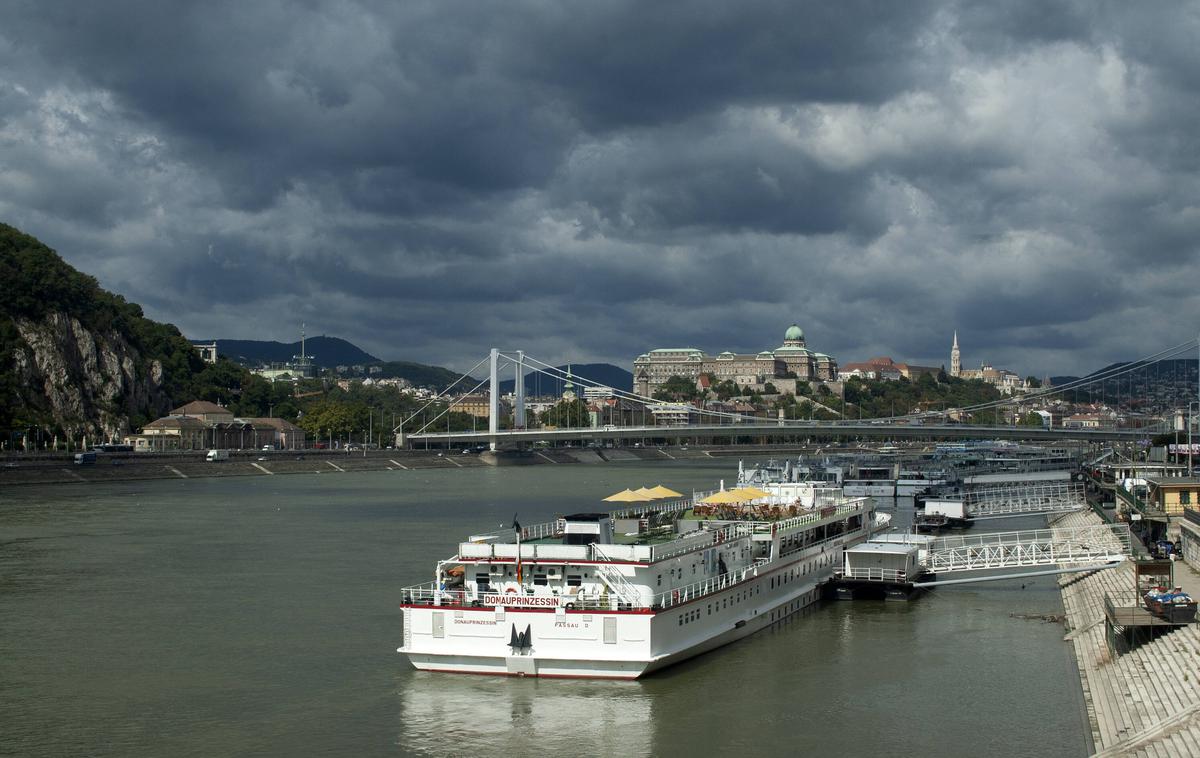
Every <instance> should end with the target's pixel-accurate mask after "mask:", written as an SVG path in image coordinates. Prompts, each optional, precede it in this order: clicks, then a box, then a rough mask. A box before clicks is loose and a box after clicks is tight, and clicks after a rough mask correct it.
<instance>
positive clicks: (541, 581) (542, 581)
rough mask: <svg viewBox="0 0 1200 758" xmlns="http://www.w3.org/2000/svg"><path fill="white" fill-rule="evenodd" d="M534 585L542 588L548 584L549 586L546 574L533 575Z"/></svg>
mask: <svg viewBox="0 0 1200 758" xmlns="http://www.w3.org/2000/svg"><path fill="white" fill-rule="evenodd" d="M533 583H534V584H536V585H540V586H542V587H545V586H546V585H547V584H549V582H547V581H546V575H545V574H534V575H533Z"/></svg>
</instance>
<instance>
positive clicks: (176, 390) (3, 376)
mask: <svg viewBox="0 0 1200 758" xmlns="http://www.w3.org/2000/svg"><path fill="white" fill-rule="evenodd" d="M0 281H3V282H5V285H4V287H0V434H2V435H4V436H5V438H6V439H8V440H11V441H12V443H13V444H18V442H17V440H18V438H20V437H22V436H23V435H26V434H29V433H30V430H32V429H34V428H36V429H41V430H42V431H43V438H49V437H50V436H51V435H71V436H78V435H81V434H87V435H88V436H89V437H91V438H93V439H95V438H96V437H98V436H103V437H105V438H112V437H118V436H120V435H123V434H125V433H127V432H129V431H130V430H131V428H132V427H135V426H140V425H141V424H143V423H145V422H146V421H149V420H151V419H154V418H157V417H158V416H160V415H162V414H163V413H165V412H166V411H168V410H169V409H170V408H171V407H173V404H174V403H176V402H177V401H178V400H179V399H180V398H181V397H184V396H186V394H187V392H188V391H189V390H190V386H191V382H192V379H193V377H194V375H195V374H196V372H197V371H199V370H200V369H201V368H202V367H203V364H202V363H201V362H200V360H199V356H198V355H197V354H196V352H195V350H193V349H192V347H191V345H190V344H189V343H188V341H187V340H185V339H184V338H183V336H182V335H181V334H180V333H179V330H178V329H176V328H175V327H173V326H171V325H170V324H160V323H157V322H155V321H151V320H150V319H147V318H145V317H143V315H142V310H141V308H140V307H138V306H137V305H136V304H133V303H128V302H126V301H125V300H124V299H123V298H121V297H120V296H118V295H114V294H112V293H110V292H106V291H105V290H103V289H101V288H100V286H99V285H98V284H97V282H96V280H95V279H93V278H92V277H90V276H87V275H85V274H82V273H80V272H78V271H76V270H75V269H73V268H71V267H70V266H68V265H67V264H66V262H64V261H63V260H62V259H61V258H59V257H58V255H57V254H56V253H55V252H54V251H53V250H51V249H50V248H48V247H46V246H45V245H43V244H41V243H40V242H38V241H37V240H36V239H34V238H33V237H30V236H28V235H25V234H22V233H21V232H19V231H17V230H16V229H14V228H12V227H11V226H6V225H4V224H0Z"/></svg>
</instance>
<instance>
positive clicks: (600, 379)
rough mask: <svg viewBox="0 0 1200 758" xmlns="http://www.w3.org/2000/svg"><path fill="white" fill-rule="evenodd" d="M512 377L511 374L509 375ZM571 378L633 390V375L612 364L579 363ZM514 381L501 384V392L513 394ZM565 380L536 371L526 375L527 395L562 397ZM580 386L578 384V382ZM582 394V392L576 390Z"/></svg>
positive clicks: (563, 370)
mask: <svg viewBox="0 0 1200 758" xmlns="http://www.w3.org/2000/svg"><path fill="white" fill-rule="evenodd" d="M558 369H559V370H560V371H562V372H564V373H565V372H566V370H567V367H566V366H565V365H564V366H559V367H558ZM509 375H510V376H511V373H510V374H509ZM571 376H573V377H579V378H581V379H588V380H591V381H592V382H596V383H598V384H603V385H605V386H606V387H612V388H613V389H618V390H624V391H626V392H629V391H630V390H631V389H633V374H632V373H630V372H629V371H626V370H625V369H623V368H621V367H620V366H614V365H612V364H611V363H577V364H572V365H571ZM515 383H516V382H515V381H514V380H513V379H505V380H503V381H501V382H500V391H501V392H512V391H513V386H514V385H515ZM564 383H565V380H562V379H556V378H554V377H550V376H546V375H545V374H540V373H538V372H535V371H531V372H529V373H527V374H525V394H526V395H529V396H534V395H561V394H562V391H563V384H564ZM576 384H578V382H576ZM576 391H577V392H579V393H580V394H582V390H580V389H578V388H577V390H576Z"/></svg>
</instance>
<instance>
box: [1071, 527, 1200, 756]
mask: <svg viewBox="0 0 1200 758" xmlns="http://www.w3.org/2000/svg"><path fill="white" fill-rule="evenodd" d="M1099 523H1102V521H1101V519H1100V517H1099V516H1097V515H1096V514H1094V513H1091V512H1086V513H1072V514H1067V515H1066V516H1063V517H1061V518H1058V519H1055V520H1052V523H1051V525H1052V528H1055V527H1057V528H1064V529H1066V528H1074V527H1081V526H1090V525H1094V524H1099ZM1175 566H1176V568H1175V571H1176V583H1177V584H1182V586H1184V588H1185V589H1188V590H1189V592H1195V589H1197V588H1200V577H1198V576H1197V575H1196V573H1195V572H1194V571H1192V569H1190V568H1189V567H1188V566H1187V565H1186V564H1184V563H1182V562H1179V563H1176V564H1175ZM1059 586H1060V589H1061V592H1062V598H1063V607H1064V609H1065V611H1066V623H1067V633H1066V636H1065V638H1064V639H1065V640H1067V641H1068V642H1070V643H1071V644H1072V646H1073V647H1074V650H1075V657H1076V660H1077V662H1078V666H1079V678H1080V683H1081V685H1082V687H1083V695H1084V701H1085V703H1086V708H1087V716H1088V722H1089V725H1090V728H1091V735H1092V743H1093V749H1094V750H1095V755H1097V756H1146V757H1147V758H1168V757H1172V756H1189V755H1200V625H1196V624H1193V625H1190V626H1185V627H1181V628H1179V629H1177V630H1175V631H1173V632H1171V633H1169V634H1166V635H1164V636H1162V637H1160V638H1158V639H1157V640H1155V641H1153V642H1151V643H1147V644H1144V645H1141V646H1140V647H1138V648H1136V649H1134V650H1133V651H1132V652H1130V653H1127V654H1125V655H1122V656H1115V655H1114V654H1112V653H1110V652H1109V649H1108V645H1107V642H1106V640H1105V634H1106V629H1105V623H1104V619H1105V611H1104V596H1105V594H1106V593H1126V594H1127V593H1130V592H1132V591H1133V590H1134V577H1133V568H1132V565H1131V564H1130V563H1129V562H1126V563H1124V564H1122V565H1121V566H1119V567H1118V568H1114V569H1106V570H1102V571H1096V572H1092V573H1089V574H1066V575H1063V576H1062V577H1060V579H1059Z"/></svg>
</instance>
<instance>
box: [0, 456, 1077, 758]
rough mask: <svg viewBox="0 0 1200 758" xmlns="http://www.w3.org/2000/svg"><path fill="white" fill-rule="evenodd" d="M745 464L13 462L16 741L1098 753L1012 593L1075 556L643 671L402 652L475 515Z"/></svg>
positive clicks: (7, 587)
mask: <svg viewBox="0 0 1200 758" xmlns="http://www.w3.org/2000/svg"><path fill="white" fill-rule="evenodd" d="M735 473H736V463H731V462H713V463H707V462H704V463H672V464H655V465H649V464H644V463H632V464H613V465H603V466H592V467H589V466H549V465H545V466H534V467H528V468H477V469H464V470H454V471H396V472H370V473H366V472H364V473H356V474H336V473H331V474H329V475H324V474H322V475H304V476H274V477H267V476H264V477H261V478H250V477H246V478H237V479H207V480H205V479H191V480H186V481H185V480H157V481H147V482H126V483H113V484H106V485H65V486H56V487H53V488H50V487H47V488H28V487H14V488H9V489H8V490H7V491H3V492H0V753H3V754H12V755H28V756H52V755H54V756H57V755H116V756H162V755H196V756H201V755H203V756H209V755H468V754H470V755H481V754H483V755H496V756H505V755H533V754H536V753H539V752H540V753H546V754H548V755H549V754H559V755H649V754H653V755H711V754H718V753H719V754H727V755H728V754H732V755H755V756H758V755H802V754H803V755H831V754H840V755H926V756H958V755H962V754H964V753H966V752H968V751H970V752H972V753H973V754H975V755H980V756H990V755H996V756H1000V755H1004V756H1012V755H1031V756H1032V755H1064V756H1071V755H1083V754H1085V752H1086V750H1085V724H1084V718H1083V715H1082V708H1081V695H1080V692H1079V680H1078V676H1077V674H1076V672H1075V668H1074V662H1073V658H1072V656H1071V651H1070V648H1069V646H1068V645H1067V644H1066V643H1064V642H1063V641H1062V634H1063V629H1062V627H1061V625H1058V624H1051V623H1043V622H1040V621H1029V620H1021V619H1017V618H1012V617H1010V614H1012V613H1021V614H1052V613H1060V612H1061V602H1060V599H1059V595H1058V592H1057V589H1056V586H1055V583H1054V581H1053V579H1052V578H1045V577H1042V578H1038V579H1036V580H1034V581H1033V582H1032V583H1029V582H1026V586H1025V588H1024V589H1022V588H1021V583H1020V582H1003V583H992V584H984V585H974V586H968V587H959V588H954V589H942V590H939V591H937V592H936V593H934V594H931V595H927V596H925V597H923V598H921V599H919V600H917V601H915V602H912V603H907V604H904V603H884V602H882V601H880V602H856V603H830V604H826V605H822V606H818V607H816V608H815V609H813V610H812V611H810V612H808V613H806V614H803V615H800V616H798V617H796V618H794V619H792V620H790V621H787V622H784V623H782V624H780V625H777V626H775V627H772V628H770V629H768V630H766V631H764V632H761V633H759V634H757V635H754V636H752V637H750V638H748V639H746V640H743V641H741V642H739V643H736V644H734V645H730V646H727V647H725V648H723V649H721V650H719V651H716V652H714V653H710V654H708V655H705V656H702V657H700V658H696V659H693V660H691V661H688V662H685V663H683V664H681V665H679V666H675V667H673V668H670V669H667V670H666V671H663V672H661V673H659V674H656V675H654V676H652V677H650V678H648V679H646V680H643V681H640V682H588V681H557V680H546V681H541V680H515V679H499V678H490V677H479V676H455V675H447V674H427V673H423V672H417V671H414V670H412V669H411V668H410V667H409V666H408V664H407V662H406V661H405V660H404V658H403V657H402V656H400V655H398V654H397V653H396V652H395V649H396V647H398V646H399V644H400V614H399V611H398V610H397V608H396V604H397V602H398V597H399V589H400V588H401V587H402V586H404V585H407V584H414V583H417V582H424V581H429V580H430V579H431V578H432V573H433V568H434V563H435V561H437V560H438V559H439V558H446V557H448V556H450V555H452V554H453V552H454V548H455V545H456V544H457V542H458V541H459V540H460V539H463V538H465V537H466V536H467V535H468V534H470V533H477V532H482V531H489V530H493V529H495V528H497V527H498V526H500V525H508V524H510V523H511V521H512V518H513V514H514V512H519V515H520V520H521V521H522V523H525V524H530V523H535V522H538V521H542V520H546V519H548V518H550V517H552V516H554V515H556V514H561V513H569V512H572V511H578V510H594V509H596V507H597V505H598V503H599V499H600V498H602V497H604V496H605V495H608V494H611V493H612V492H615V491H617V490H619V489H623V488H625V487H638V486H642V485H654V484H657V483H663V484H666V485H667V486H669V487H672V488H674V489H676V490H679V491H681V492H690V491H691V490H692V488H693V487H694V488H698V489H711V488H713V487H714V486H716V483H717V481H718V480H719V479H720V478H722V477H723V478H725V479H727V480H730V481H731V480H732V479H733V478H734V476H735ZM885 502H886V503H887V504H888V505H889V506H890V505H891V503H892V501H890V500H888V501H885ZM897 518H898V520H899V521H904V520H906V518H907V513H906V510H905V508H904V504H903V503H902V504H901V508H900V512H899V513H898V514H897ZM1036 525H1037V523H1036V522H1034V521H1033V520H1030V522H1029V523H1028V524H1024V523H1022V524H1011V523H1010V524H1008V525H1006V526H1005V528H1023V527H1030V526H1036Z"/></svg>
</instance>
